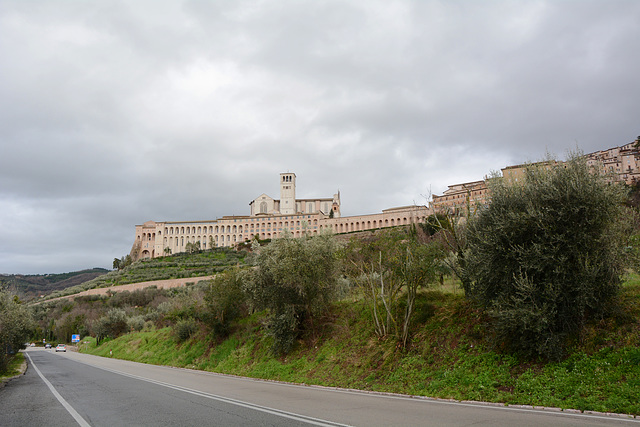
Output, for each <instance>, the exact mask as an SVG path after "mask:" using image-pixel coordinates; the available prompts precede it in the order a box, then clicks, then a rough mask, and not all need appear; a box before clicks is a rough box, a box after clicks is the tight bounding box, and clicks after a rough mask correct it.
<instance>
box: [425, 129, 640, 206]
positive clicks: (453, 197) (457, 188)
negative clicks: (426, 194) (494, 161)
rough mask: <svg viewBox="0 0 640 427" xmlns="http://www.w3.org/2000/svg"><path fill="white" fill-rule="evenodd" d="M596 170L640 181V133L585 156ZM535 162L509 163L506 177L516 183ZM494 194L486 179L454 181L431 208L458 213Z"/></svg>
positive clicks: (434, 198)
mask: <svg viewBox="0 0 640 427" xmlns="http://www.w3.org/2000/svg"><path fill="white" fill-rule="evenodd" d="M584 157H585V158H586V160H587V164H588V165H589V166H590V167H591V168H593V170H594V171H597V172H600V173H603V174H605V175H608V176H609V177H610V179H611V180H612V181H615V182H624V183H625V184H627V185H635V184H636V183H638V182H640V137H638V139H636V141H634V142H630V143H628V144H625V145H623V146H621V147H614V148H609V149H607V150H602V151H596V152H594V153H589V154H586V155H585V156H584ZM560 163H561V162H556V161H545V162H539V163H534V165H539V166H543V167H555V166H557V165H558V164H560ZM531 166H532V164H531V163H529V164H521V165H514V166H507V167H505V168H503V169H502V177H503V179H505V180H507V181H508V182H511V183H515V182H518V180H520V179H522V178H523V177H524V174H525V170H526V168H528V167H531ZM490 198H491V194H490V191H489V189H488V188H487V183H486V177H485V179H484V180H480V181H473V182H467V183H463V184H454V185H450V186H449V188H448V189H447V190H445V191H444V193H443V194H442V195H441V196H437V195H434V196H432V201H431V204H430V208H431V209H432V210H433V211H434V212H441V213H448V214H454V215H460V214H461V215H466V211H467V209H470V210H474V209H475V208H476V207H477V206H478V205H479V204H483V203H487V202H488V201H489V200H490Z"/></svg>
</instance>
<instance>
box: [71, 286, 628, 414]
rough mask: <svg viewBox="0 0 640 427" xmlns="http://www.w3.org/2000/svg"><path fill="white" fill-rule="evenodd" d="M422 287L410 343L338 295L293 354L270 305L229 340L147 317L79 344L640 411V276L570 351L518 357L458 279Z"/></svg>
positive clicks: (522, 401)
mask: <svg viewBox="0 0 640 427" xmlns="http://www.w3.org/2000/svg"><path fill="white" fill-rule="evenodd" d="M422 295H423V297H424V298H422V299H421V300H422V301H423V303H422V304H421V305H420V306H419V307H418V308H417V310H418V313H417V316H418V318H419V319H420V325H419V326H417V327H416V329H415V331H414V332H415V335H414V339H413V341H412V343H411V345H410V347H409V348H408V349H407V350H406V351H403V350H400V349H398V347H397V346H396V342H394V341H393V340H388V339H387V340H385V339H382V340H381V339H378V338H376V337H375V335H374V334H373V332H372V327H371V318H370V317H369V316H368V314H367V310H366V308H365V307H364V306H363V304H362V302H361V301H356V302H354V301H353V300H351V299H348V300H344V301H342V302H340V303H338V304H336V305H335V306H334V307H333V309H332V310H331V313H330V314H328V315H327V316H326V317H325V318H324V319H323V325H324V326H323V328H322V333H321V334H320V335H318V336H306V337H304V338H302V339H300V340H299V341H298V342H297V344H296V346H295V349H294V350H293V351H292V352H291V353H290V354H288V355H287V356H286V357H274V356H273V355H272V354H271V352H270V348H271V344H272V339H271V337H269V336H268V335H267V334H266V333H265V330H264V328H263V327H262V324H263V322H264V321H265V313H263V312H259V313H255V314H254V315H252V316H250V317H248V318H246V319H245V320H243V321H242V322H241V323H240V324H239V325H238V326H237V327H236V328H235V329H234V331H233V332H232V333H231V335H229V336H228V337H227V338H225V339H222V340H212V339H211V335H210V331H207V330H204V329H203V330H200V331H199V332H196V333H194V335H192V336H191V338H189V339H187V340H185V341H182V342H180V339H179V338H178V336H177V335H176V327H164V328H156V327H155V326H153V325H152V324H147V325H146V326H145V328H144V329H142V330H141V331H139V332H132V333H128V334H126V335H123V336H121V337H119V338H116V339H114V340H107V341H105V342H103V343H101V344H100V345H99V346H96V342H95V339H93V338H90V337H88V338H86V339H85V340H84V341H85V342H86V344H84V345H83V346H82V347H81V349H80V350H81V351H82V352H87V353H91V354H96V355H101V356H109V355H110V352H112V353H113V356H112V357H117V358H121V359H127V360H135V361H139V362H144V363H151V364H159V365H169V366H177V367H186V368H192V369H201V370H206V371H212V372H219V373H225V374H233V375H241V376H247V377H254V378H263V379H271V380H280V381H288V382H294V383H304V384H316V385H323V386H333V387H344V388H354V389H362V390H372V391H377V392H393V393H401V394H411V395H420V396H431V397H438V398H445V399H455V400H461V401H463V400H476V401H488V402H497V403H502V404H505V405H532V406H545V407H555V408H561V409H570V408H571V409H577V410H582V411H599V412H615V413H625V414H633V415H638V414H640V403H639V402H640V349H639V348H638V345H639V344H640V322H639V320H638V318H639V315H640V313H639V312H638V310H639V306H638V304H637V301H638V298H640V280H639V278H638V277H637V276H631V277H629V278H627V281H626V283H625V285H624V287H623V292H622V295H621V299H622V301H623V308H622V309H621V311H620V312H619V313H617V314H616V315H615V316H614V317H613V318H611V319H609V321H606V322H596V323H592V324H590V325H589V326H588V328H587V330H586V331H585V334H584V335H583V336H582V337H581V339H580V341H579V342H576V343H574V345H573V346H572V349H571V355H570V356H568V357H567V358H566V359H564V360H562V361H560V362H550V363H545V362H543V361H530V360H521V359H518V358H517V357H514V356H511V355H508V354H504V353H501V352H499V351H496V349H494V348H492V347H491V345H489V344H488V342H487V340H486V336H485V334H486V329H485V326H486V318H485V317H484V316H483V315H482V313H481V312H480V310H478V309H476V308H475V307H474V306H473V304H472V303H470V302H469V301H467V300H466V299H465V298H464V297H463V296H462V294H461V293H460V291H458V290H456V289H455V288H454V287H452V286H451V285H446V286H445V287H442V288H439V289H433V290H429V291H425V292H424V293H423V294H422ZM174 309H176V308H175V307H174ZM178 312H180V310H178V311H176V313H178ZM182 312H184V311H182Z"/></svg>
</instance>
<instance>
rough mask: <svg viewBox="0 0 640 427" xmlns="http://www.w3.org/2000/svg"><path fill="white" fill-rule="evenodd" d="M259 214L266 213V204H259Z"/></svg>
mask: <svg viewBox="0 0 640 427" xmlns="http://www.w3.org/2000/svg"><path fill="white" fill-rule="evenodd" d="M260 213H267V202H260Z"/></svg>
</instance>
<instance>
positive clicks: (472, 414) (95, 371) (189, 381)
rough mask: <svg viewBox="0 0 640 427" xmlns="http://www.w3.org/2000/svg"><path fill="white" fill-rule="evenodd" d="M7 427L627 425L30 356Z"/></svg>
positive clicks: (45, 353)
mask: <svg viewBox="0 0 640 427" xmlns="http://www.w3.org/2000/svg"><path fill="white" fill-rule="evenodd" d="M26 355H27V357H28V360H29V367H28V369H27V373H26V374H25V375H23V376H21V377H19V378H17V379H14V380H12V381H10V382H9V383H8V384H7V385H6V386H5V387H4V388H2V389H0V426H41V425H66V426H73V425H80V426H110V427H111V426H151V425H153V426H158V425H161V426H308V425H317V426H339V425H354V426H471V425H473V426H518V427H526V426H581V427H585V426H623V425H636V424H637V425H640V422H639V421H638V420H635V419H629V418H621V417H618V416H606V415H586V414H574V413H566V412H559V411H552V410H544V411H540V410H533V409H526V408H515V407H496V406H491V405H482V404H474V403H456V402H448V401H441V400H431V399H419V398H410V397H403V396H395V395H380V394H371V393H363V392H356V391H349V390H336V389H330V388H321V387H307V386H298V385H292V384H282V383H276V382H269V381H260V380H252V379H247V378H237V377H231V376H225V375H217V374H212V373H207V372H201V371H193V370H188V369H177V368H168V367H162V366H152V365H144V364H139V363H134V362H128V361H122V360H117V359H109V358H100V357H95V356H89V355H85V354H79V353H75V352H68V353H54V352H53V351H52V350H44V349H41V348H31V349H28V350H27V352H26Z"/></svg>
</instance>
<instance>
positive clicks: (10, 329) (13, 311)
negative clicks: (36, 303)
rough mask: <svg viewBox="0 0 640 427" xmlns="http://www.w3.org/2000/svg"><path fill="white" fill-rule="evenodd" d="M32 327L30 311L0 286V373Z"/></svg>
mask: <svg viewBox="0 0 640 427" xmlns="http://www.w3.org/2000/svg"><path fill="white" fill-rule="evenodd" d="M33 327H34V323H33V318H32V314H31V310H30V309H29V308H28V307H26V306H25V305H23V304H21V303H20V300H19V299H18V297H17V296H15V295H13V294H12V293H11V292H9V291H7V290H6V289H3V288H2V286H1V285H0V372H4V371H5V370H6V368H7V364H8V362H9V360H10V358H11V357H12V354H14V353H15V352H17V351H18V350H19V349H21V348H22V347H23V344H24V342H25V341H27V340H28V339H29V338H30V335H31V332H32V330H33Z"/></svg>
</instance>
